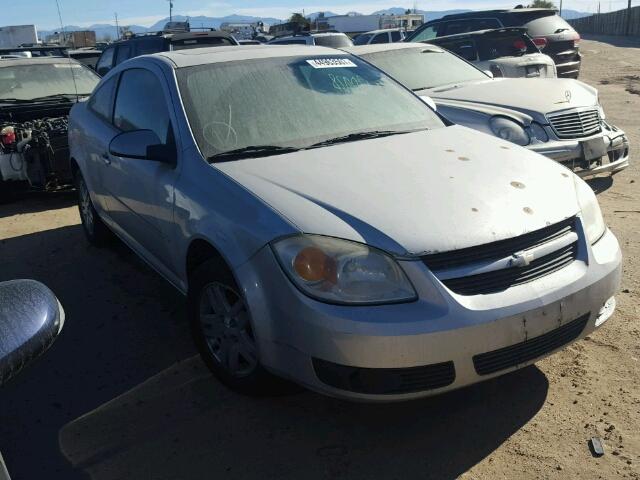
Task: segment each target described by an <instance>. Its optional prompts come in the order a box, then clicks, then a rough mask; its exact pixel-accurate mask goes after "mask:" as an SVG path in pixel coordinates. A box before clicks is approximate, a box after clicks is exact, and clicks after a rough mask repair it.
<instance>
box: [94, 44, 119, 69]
mask: <svg viewBox="0 0 640 480" xmlns="http://www.w3.org/2000/svg"><path fill="white" fill-rule="evenodd" d="M114 50H115V48H107V49H106V50H105V51H104V52H102V55H100V59H99V60H98V63H97V65H96V72H98V75H104V74H105V73H107V72H108V71H109V70H110V69H111V67H112V66H113V51H114Z"/></svg>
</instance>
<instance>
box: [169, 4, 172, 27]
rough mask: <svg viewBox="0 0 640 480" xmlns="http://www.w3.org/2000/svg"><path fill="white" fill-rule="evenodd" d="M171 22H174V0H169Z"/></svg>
mask: <svg viewBox="0 0 640 480" xmlns="http://www.w3.org/2000/svg"><path fill="white" fill-rule="evenodd" d="M169 21H170V22H172V21H173V0H169Z"/></svg>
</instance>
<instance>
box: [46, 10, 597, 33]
mask: <svg viewBox="0 0 640 480" xmlns="http://www.w3.org/2000/svg"><path fill="white" fill-rule="evenodd" d="M470 11H471V10H461V9H459V10H441V11H426V10H416V13H421V14H423V15H424V16H425V21H427V22H428V21H431V20H436V19H438V18H441V17H443V16H445V15H451V14H454V13H461V12H470ZM405 12H406V9H405V8H401V7H393V8H387V9H384V10H378V11H375V12H373V14H376V15H391V14H393V15H402V14H403V13H405ZM322 13H324V15H325V17H334V16H337V15H338V14H337V13H334V12H329V11H325V12H322ZM351 13H352V14H355V15H360V14H359V13H357V12H351ZM318 15H320V12H314V13H311V14H309V15H307V18H309V19H311V20H312V21H313V20H315V19H316V17H318ZM589 15H591V14H590V13H588V12H580V11H577V10H567V9H564V10H563V11H562V17H563V18H565V19H567V20H570V19H573V18H580V17H586V16H589ZM186 20H189V22H190V23H191V26H192V27H204V28H216V29H218V28H220V25H221V24H223V23H225V22H228V23H244V22H250V23H253V22H263V23H265V24H267V25H273V24H277V23H281V22H283V21H285V20H283V19H279V18H272V17H253V16H250V15H235V14H234V15H227V16H225V17H207V16H196V17H186V16H184V15H174V16H173V21H176V22H183V21H186ZM168 21H169V18H168V17H167V18H164V19H162V20H159V21H158V22H156V23H154V24H153V25H151V26H149V27H144V26H142V25H120V26H121V27H123V26H127V27H128V28H129V30H131V31H132V32H133V33H145V32H156V31H159V30H162V27H164V25H165V23H167V22H168ZM65 30H66V31H68V32H72V31H78V30H93V31H95V32H96V38H97V39H98V40H105V39H109V40H110V39H113V38H116V36H117V32H116V27H115V25H111V24H105V23H97V24H94V25H89V26H88V27H79V26H77V25H67V26H65ZM56 31H59V30H40V31H39V32H38V33H39V37H40V39H41V40H44V39H45V38H46V37H47V36H48V35H50V34H52V33H54V32H56Z"/></svg>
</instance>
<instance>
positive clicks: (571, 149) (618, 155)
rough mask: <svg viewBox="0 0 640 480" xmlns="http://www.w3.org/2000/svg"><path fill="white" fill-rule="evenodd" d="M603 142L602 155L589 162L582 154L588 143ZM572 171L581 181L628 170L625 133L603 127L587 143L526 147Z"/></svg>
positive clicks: (573, 142) (559, 143)
mask: <svg viewBox="0 0 640 480" xmlns="http://www.w3.org/2000/svg"><path fill="white" fill-rule="evenodd" d="M598 139H601V140H602V142H603V150H604V151H605V152H606V153H605V155H603V156H602V157H599V158H595V159H594V158H589V154H588V153H586V151H585V143H586V142H587V141H597V140H598ZM528 148H529V149H530V150H533V151H534V152H537V153H540V154H542V155H544V156H546V157H549V158H551V159H553V160H556V161H557V162H560V163H562V164H564V165H565V166H567V167H568V168H569V169H571V170H573V171H574V172H575V173H576V174H577V175H579V176H580V177H583V178H587V177H593V176H595V175H599V174H601V173H611V174H614V173H617V172H620V171H622V170H624V169H625V168H627V167H628V166H629V140H628V139H627V136H626V135H625V133H624V132H623V131H622V130H620V129H618V128H617V127H611V126H609V125H606V124H605V128H604V129H603V131H602V133H599V134H598V135H596V136H593V137H589V138H588V139H581V140H555V141H554V140H551V141H549V142H545V143H536V144H533V145H530V146H529V147H528Z"/></svg>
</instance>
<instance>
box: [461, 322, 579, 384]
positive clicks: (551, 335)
mask: <svg viewBox="0 0 640 480" xmlns="http://www.w3.org/2000/svg"><path fill="white" fill-rule="evenodd" d="M590 315H591V314H590V313H587V314H585V315H583V316H581V317H580V318H578V319H576V320H573V321H572V322H569V323H567V324H566V325H563V326H561V327H559V328H556V329H555V330H551V331H550V332H548V333H545V334H543V335H540V336H539V337H535V338H532V339H530V340H526V341H524V342H522V343H517V344H515V345H511V346H509V347H504V348H500V349H498V350H494V351H492V352H487V353H482V354H480V355H475V356H474V357H473V365H474V366H475V369H476V372H477V373H478V375H489V374H490V373H495V372H499V371H500V370H505V369H507V368H511V367H515V366H517V365H522V364H523V363H527V362H530V361H531V360H535V359H536V358H539V357H541V356H543V355H546V354H547V353H550V352H552V351H554V350H556V349H558V348H560V347H562V346H563V345H566V344H568V343H570V342H572V341H573V340H575V339H576V338H578V337H579V336H580V334H581V333H582V331H583V330H584V327H585V326H586V325H587V322H588V321H589V316H590Z"/></svg>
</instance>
